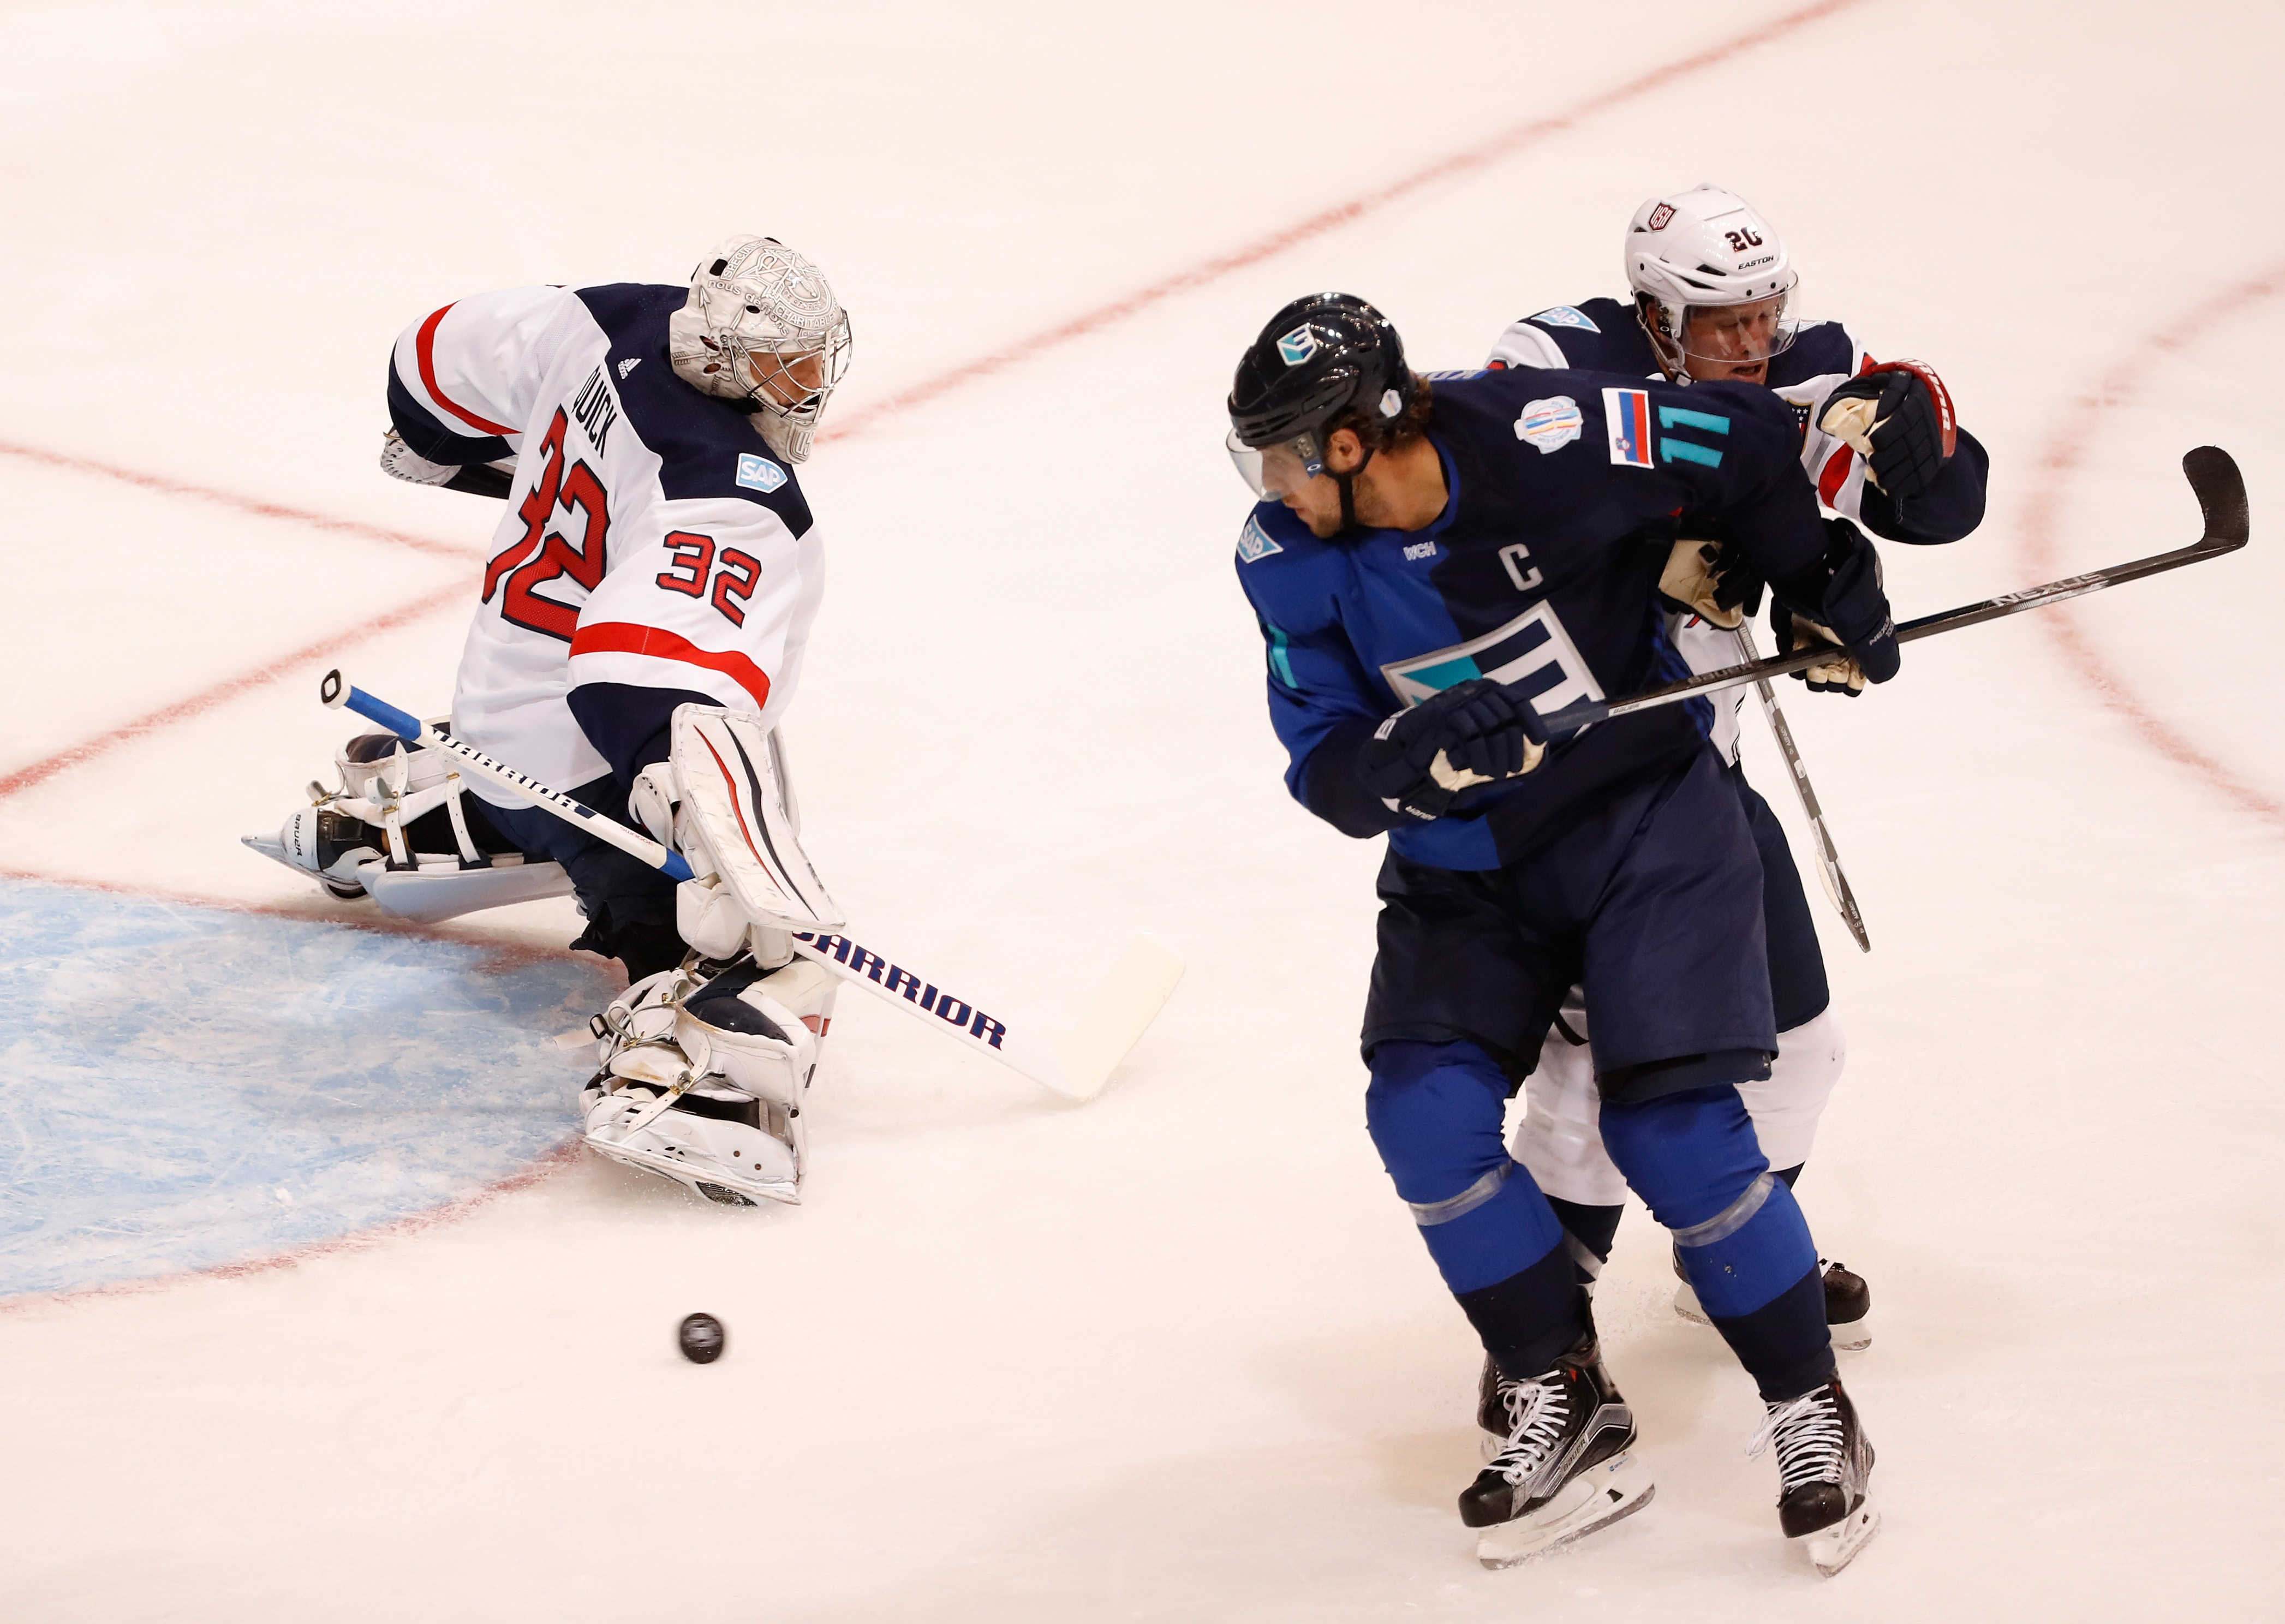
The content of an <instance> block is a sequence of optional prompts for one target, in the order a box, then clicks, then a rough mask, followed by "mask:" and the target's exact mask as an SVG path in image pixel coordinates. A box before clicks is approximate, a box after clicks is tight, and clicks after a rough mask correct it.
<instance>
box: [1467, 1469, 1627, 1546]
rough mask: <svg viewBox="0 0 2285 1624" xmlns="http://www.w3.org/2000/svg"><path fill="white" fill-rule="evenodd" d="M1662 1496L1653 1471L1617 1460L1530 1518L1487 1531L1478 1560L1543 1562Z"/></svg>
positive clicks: (1572, 1483)
mask: <svg viewBox="0 0 2285 1624" xmlns="http://www.w3.org/2000/svg"><path fill="white" fill-rule="evenodd" d="M1657 1492H1658V1485H1657V1484H1656V1483H1653V1481H1652V1480H1651V1475H1650V1469H1649V1468H1648V1467H1646V1466H1644V1465H1643V1464H1642V1463H1640V1462H1638V1461H1637V1460H1636V1459H1635V1458H1634V1456H1633V1455H1618V1456H1615V1457H1614V1458H1613V1459H1611V1460H1607V1461H1605V1462H1604V1463H1602V1464H1601V1465H1599V1466H1592V1467H1590V1468H1589V1469H1588V1470H1587V1471H1583V1472H1582V1473H1580V1474H1579V1475H1578V1476H1577V1477H1575V1478H1574V1479H1572V1480H1571V1481H1570V1482H1568V1483H1567V1484H1565V1485H1564V1486H1563V1492H1562V1493H1561V1494H1560V1495H1557V1496H1556V1497H1555V1498H1554V1499H1553V1500H1551V1501H1550V1502H1547V1503H1546V1504H1545V1505H1543V1506H1542V1507H1540V1508H1539V1510H1536V1511H1534V1512H1533V1513H1532V1514H1531V1515H1530V1516H1529V1517H1526V1518H1517V1519H1516V1520H1515V1521H1514V1522H1512V1523H1502V1524H1500V1525H1499V1526H1497V1527H1495V1528H1487V1529H1485V1530H1484V1531H1483V1532H1482V1534H1480V1535H1478V1536H1477V1539H1476V1560H1477V1561H1479V1562H1480V1563H1482V1564H1483V1565H1485V1566H1486V1567H1488V1568H1503V1567H1513V1566H1515V1565H1517V1564H1518V1563H1520V1562H1528V1561H1530V1560H1531V1559H1532V1558H1533V1557H1543V1556H1545V1555H1546V1554H1547V1553H1548V1552H1549V1551H1551V1550H1553V1549H1556V1548H1558V1547H1559V1546H1563V1545H1568V1544H1570V1543H1571V1542H1573V1541H1574V1540H1582V1539H1584V1538H1586V1537H1587V1535H1589V1534H1592V1533H1594V1532H1595V1531H1596V1530H1598V1529H1599V1528H1607V1527H1609V1526H1611V1525H1612V1524H1613V1523H1614V1522H1617V1521H1618V1520H1619V1519H1620V1518H1622V1517H1631V1516H1633V1515H1634V1514H1635V1513H1636V1512H1637V1511H1639V1510H1642V1509H1643V1508H1644V1507H1645V1506H1646V1505H1648V1504H1649V1503H1650V1501H1651V1496H1652V1495H1654V1494H1656V1493H1657Z"/></svg>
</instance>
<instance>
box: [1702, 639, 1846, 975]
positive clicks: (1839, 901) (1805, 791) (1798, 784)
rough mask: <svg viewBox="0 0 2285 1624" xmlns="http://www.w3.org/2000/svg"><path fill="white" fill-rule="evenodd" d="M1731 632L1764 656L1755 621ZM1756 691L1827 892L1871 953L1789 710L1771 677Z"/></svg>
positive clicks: (1741, 646) (1749, 652)
mask: <svg viewBox="0 0 2285 1624" xmlns="http://www.w3.org/2000/svg"><path fill="white" fill-rule="evenodd" d="M1731 636H1732V637H1734V638H1736V639H1738V652H1739V654H1742V655H1745V656H1746V662H1747V664H1751V663H1753V662H1754V661H1755V660H1758V659H1760V658H1761V650H1759V649H1758V648H1756V647H1754V632H1753V626H1752V624H1751V623H1749V622H1746V621H1740V622H1739V624H1738V629H1737V630H1736V631H1735V632H1731ZM1754 691H1755V693H1756V694H1760V695H1761V699H1762V719H1763V721H1765V722H1767V723H1768V724H1769V725H1770V737H1771V738H1773V739H1775V740H1776V741H1778V754H1779V755H1780V756H1783V757H1785V764H1786V772H1787V773H1790V774H1792V776H1793V787H1794V793H1795V794H1797V795H1799V796H1801V810H1802V812H1805V813H1807V814H1808V816H1809V827H1810V832H1811V833H1813V834H1815V835H1816V836H1817V861H1818V877H1819V878H1820V879H1822V880H1823V881H1824V882H1825V895H1826V898H1827V899H1828V900H1830V901H1831V902H1832V904H1833V911H1834V912H1835V913H1837V914H1840V915H1841V922H1842V923H1843V924H1845V925H1847V926H1848V927H1849V935H1851V936H1853V937H1855V938H1857V946H1859V947H1860V948H1862V949H1864V950H1865V952H1866V953H1870V952H1872V951H1873V938H1871V937H1870V936H1868V935H1867V934H1865V915H1864V914H1862V913H1860V912H1859V911H1858V909H1857V893H1856V892H1855V891H1854V890H1850V889H1849V875H1848V873H1847V871H1846V870H1844V869H1843V868H1842V867H1841V851H1840V849H1839V848H1838V847H1836V846H1835V845H1834V844H1833V832H1832V831H1831V830H1830V829H1827V828H1826V827H1825V808H1824V807H1822V806H1820V805H1819V804H1818V800H1817V791H1816V790H1815V789H1814V788H1811V787H1810V781H1809V769H1808V768H1807V767H1806V766H1804V765H1802V759H1801V750H1800V749H1799V748H1798V747H1797V746H1795V744H1794V741H1793V728H1792V726H1790V725H1789V724H1788V723H1787V722H1786V718H1785V712H1784V711H1783V710H1779V709H1778V696H1777V694H1775V693H1774V692H1772V691H1771V687H1770V681H1769V679H1768V678H1766V677H1764V678H1763V679H1761V680H1760V681H1758V682H1756V683H1755V684H1754Z"/></svg>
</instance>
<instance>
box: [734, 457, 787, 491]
mask: <svg viewBox="0 0 2285 1624" xmlns="http://www.w3.org/2000/svg"><path fill="white" fill-rule="evenodd" d="M738 482H739V483H740V484H742V485H744V486H746V487H748V488H749V489H750V490H759V491H761V492H763V493H764V494H767V493H768V492H770V491H773V490H776V489H777V488H778V487H779V486H780V485H782V484H784V483H785V482H786V471H785V470H784V469H783V468H781V467H778V465H777V464H775V463H774V462H772V461H771V460H770V459H768V458H766V457H758V456H756V455H755V454H754V453H753V452H751V451H747V452H745V453H744V454H743V455H742V456H741V457H740V458H739V459H738Z"/></svg>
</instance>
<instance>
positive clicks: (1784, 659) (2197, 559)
mask: <svg viewBox="0 0 2285 1624" xmlns="http://www.w3.org/2000/svg"><path fill="white" fill-rule="evenodd" d="M2182 472H2183V474H2184V475H2186V476H2187V478H2188V480H2189V482H2190V489H2191V490H2192V491H2193V492H2195V494H2196V496H2197V498H2198V507H2199V510H2200V511H2201V512H2202V513H2203V515H2204V517H2205V533H2204V534H2203V536H2201V537H2199V538H2198V539H2197V540H2195V541H2194V542H2192V543H2191V544H2190V545H2188V546H2187V547H2177V548H2175V549H2174V550H2173V551H2172V552H2171V553H2152V554H2151V555H2150V556H2149V557H2148V558H2138V559H2135V560H2133V561H2132V562H2130V563H2124V564H2113V565H2111V566H2110V567H2109V568H2108V569H2094V570H2090V571H2088V572H2087V573H2086V574H2085V575H2075V576H2067V577H2064V578H2063V579H2062V580H2060V581H2050V582H2048V583H2047V584H2046V585H2045V586H2027V587H2025V588H2024V589H2023V590H2022V591H2021V592H2001V593H2000V594H1999V595H1998V597H1996V598H1986V599H1984V600H1983V601H1982V602H1981V603H1970V604H1967V605H1965V606H1963V607H1962V608H1956V609H1947V610H1946V611H1944V612H1943V614H1940V615H1923V616H1920V618H1919V619H1918V620H1908V621H1906V622H1904V624H1902V625H1900V626H1898V627H1897V628H1896V641H1898V642H1899V643H1910V642H1914V641H1917V640H1918V639H1920V638H1924V637H1934V636H1936V633H1938V632H1957V631H1959V629H1960V628H1961V627H1962V626H1980V625H1982V624H1983V623H1984V622H1985V621H1987V620H1998V619H1999V618H2000V617H2001V616H2006V615H2020V614H2022V612H2023V611H2024V610H2025V609H2042V608H2046V607H2047V605H2049V604H2051V603H2061V602H2064V601H2066V600H2069V599H2072V598H2084V597H2085V596H2086V595H2087V594H2088V593H2089V592H2100V591H2102V590H2103V589H2104V588H2105V587H2108V586H2123V585H2124V584H2126V583H2127V582H2129V581H2139V580H2140V579H2142V577H2145V576H2154V575H2161V574H2163V573H2164V572H2165V571H2167V570H2169V569H2181V568H2182V567H2183V566H2184V565H2186V564H2203V563H2204V562H2205V561H2207V560H2208V559H2210V558H2219V557H2221V556H2222V555H2223V554H2224V553H2234V552H2236V551H2237V550H2238V549H2239V548H2240V547H2242V546H2243V545H2245V544H2246V541H2247V539H2248V537H2249V536H2250V524H2249V521H2248V518H2247V514H2246V506H2245V479H2244V476H2243V475H2241V474H2240V473H2239V472H2238V471H2237V463H2236V460H2235V459H2233V458H2232V457H2231V456H2230V454H2229V453H2228V452H2227V451H2223V450H2222V449H2221V448H2220V447H2219V446H2218V445H2201V446H2199V447H2198V448H2197V449H2196V450H2195V451H2191V452H2189V453H2188V454H2187V455H2186V456H2185V457H2183V459H2182ZM1832 658H1833V647H1832V645H1831V644H1829V643H1828V644H1822V645H1811V646H1809V647H1802V648H1796V649H1794V651H1793V652H1792V653H1791V654H1781V655H1771V656H1770V657H1769V658H1768V659H1766V660H1754V661H1750V662H1748V663H1746V664H1744V665H1731V666H1725V667H1724V668H1723V669H1722V670H1720V671H1706V672H1704V673H1702V674H1700V675H1699V676H1695V677H1692V678H1688V679H1685V680H1684V681H1681V682H1669V683H1668V684H1667V685H1666V686H1664V687H1662V688H1652V689H1649V690H1647V691H1646V692H1645V693H1641V694H1629V695H1628V696H1627V697H1625V698H1623V699H1614V700H1608V701H1605V700H1582V701H1581V702H1579V703H1577V704H1574V705H1569V706H1567V707H1565V708H1564V709H1563V710H1559V711H1557V712H1556V713H1555V714H1554V715H1552V716H1550V717H1548V718H1546V722H1547V731H1548V734H1550V735H1551V736H1560V735H1561V734H1572V733H1576V732H1578V731H1579V730H1580V729H1581V728H1582V727H1591V726H1594V725H1595V724H1596V723H1598V722H1606V721H1609V720H1610V719H1611V718H1614V717H1621V716H1631V715H1633V714H1634V713H1635V712H1636V711H1637V710H1650V709H1652V708H1653V707H1654V706H1658V705H1671V704H1673V703H1675V702H1676V701H1679V700H1684V699H1694V698H1696V697H1697V696H1698V695H1699V694H1716V693H1720V692H1721V691H1722V690H1724V689H1725V688H1734V687H1739V686H1743V685H1744V684H1746V683H1748V682H1765V681H1767V680H1768V679H1770V678H1771V677H1782V676H1785V675H1786V674H1787V673H1788V672H1791V671H1806V670H1807V669H1808V668H1809V667H1810V666H1812V665H1819V664H1823V663H1826V662H1827V661H1829V660H1831V659H1832Z"/></svg>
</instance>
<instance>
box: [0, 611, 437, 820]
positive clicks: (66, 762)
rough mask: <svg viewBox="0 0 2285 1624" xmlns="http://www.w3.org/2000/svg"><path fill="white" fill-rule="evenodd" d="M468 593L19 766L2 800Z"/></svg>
mask: <svg viewBox="0 0 2285 1624" xmlns="http://www.w3.org/2000/svg"><path fill="white" fill-rule="evenodd" d="M468 591H469V588H468V586H467V584H465V583H463V584H459V585H456V586H448V587H446V588H444V591H442V592H430V593H429V594H428V596H427V597H425V598H417V599H415V600H413V601H412V602H411V603H408V604H406V605H405V606H404V608H399V609H394V610H391V611H390V612H389V614H386V615H383V616H381V617H380V618H379V619H378V620H368V621H366V622H365V624H363V625H361V626H359V627H358V628H357V630H356V631H355V632H347V633H343V634H340V635H336V636H332V637H327V638H325V639H320V640H319V641H318V642H315V643H311V644H310V646H309V647H306V648H297V649H295V650H294V652H293V653H292V654H289V655H282V656H281V657H279V658H278V659H276V660H273V661H271V663H269V664H267V665H264V666H263V667H261V668H260V669H259V670H256V671H247V672H245V673H243V674H241V675H239V676H236V677H231V678H227V679H224V680H223V681H221V682H217V683H216V684H215V685H214V686H212V687H208V688H204V689H201V690H200V692H198V693H196V694H192V695H191V696H190V697H189V698H188V699H182V700H177V701H176V702H174V703H173V704H171V705H169V706H168V707H167V708H166V709H164V710H153V712H152V713H151V714H150V715H148V716H145V717H138V718H137V719H136V720H134V721H132V722H130V723H128V724H126V725H125V726H122V727H114V728H113V729H112V730H111V731H110V732H109V733H102V734H96V736H95V737H94V738H92V739H82V740H81V741H79V742H78V743H77V744H75V745H73V746H72V747H71V748H70V749H65V750H59V751H58V752H57V753H56V754H55V755H53V756H51V757H48V758H47V759H46V760H44V761H35V762H34V763H32V765H29V766H27V767H19V768H17V769H16V770H15V771H14V772H13V773H9V774H8V775H7V776H5V777H4V778H0V801H4V800H6V799H7V798H8V797H9V796H12V795H19V794H21V793H22V792H23V791H25V790H27V789H29V788H32V787H33V786H34V785H35V784H43V783H45V782H46V781H48V780H50V779H51V778H53V777H54V776H55V775H56V774H57V773H63V772H67V771H69V770H70V769H71V768H73V767H75V766H78V765H80V764H81V763H82V762H85V761H90V760H92V759H94V758H95V757H98V756H100V755H102V754H104V753H105V752H106V751H107V750H111V749H116V748H117V747H118V746H120V745H122V744H126V743H129V742H130V741H133V740H136V739H140V738H143V737H144V736H145V735H146V734H153V733H156V732H158V731H159V729H161V728H162V727H170V726H173V725H174V724H176V723H177V722H186V721H188V720H190V719H191V718H192V717H194V716H202V715H204V714H205V713H206V712H207V711H209V710H213V709H214V708H215V707H216V705H221V704H227V703H228V702H230V701H232V700H233V699H236V698H237V697H238V696H239V695H240V694H246V693H250V692H251V691H252V690H254V689H255V688H259V687H263V686H268V685H269V684H271V683H272V682H275V681H277V680H278V679H279V678H281V677H285V676H287V675H289V674H290V673H292V672H293V671H297V670H300V669H302V667H304V666H308V665H312V664H315V663H317V662H318V661H320V660H323V659H326V658H329V657H330V656H332V655H336V654H338V653H340V652H341V651H342V649H344V648H354V647H357V645H358V644H359V643H363V642H367V641H370V640H371V639H373V638H376V637H379V636H381V634H382V633H384V632H395V631H397V630H398V629H399V628H401V627H404V626H408V625H411V624H412V623H413V622H414V621H416V620H420V619H421V618H422V617H424V616H428V615H431V614H434V613H435V612H436V610H438V609H440V608H444V606H445V605H446V604H448V603H452V602H454V601H457V600H463V599H465V598H466V597H467V592H468Z"/></svg>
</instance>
